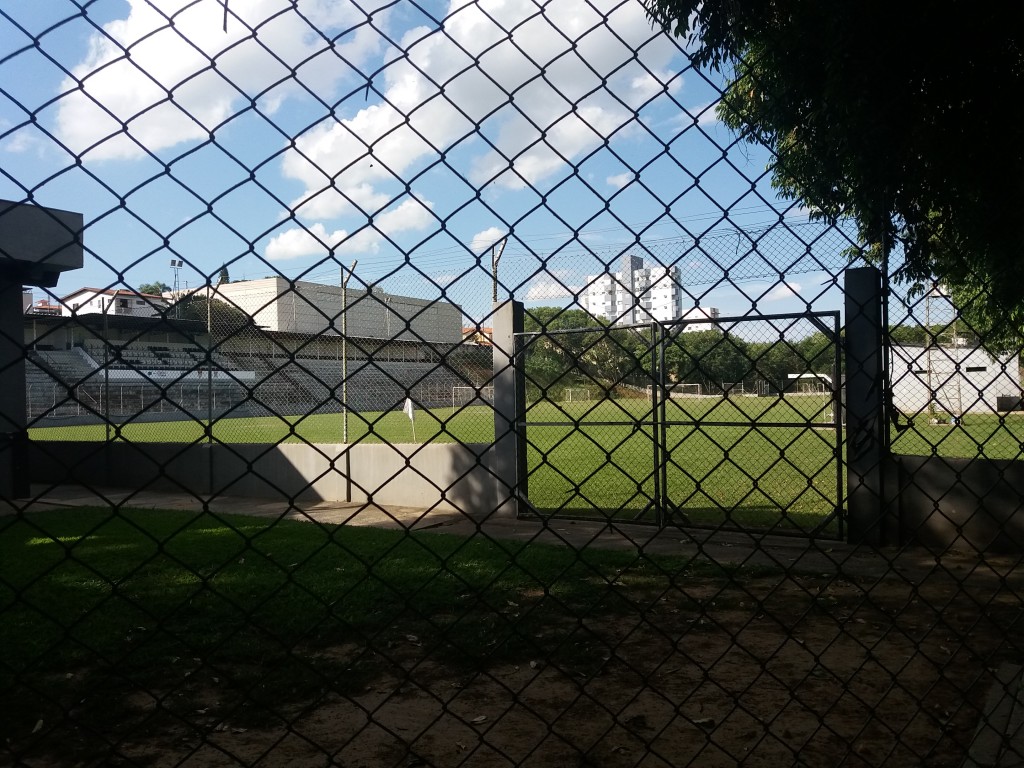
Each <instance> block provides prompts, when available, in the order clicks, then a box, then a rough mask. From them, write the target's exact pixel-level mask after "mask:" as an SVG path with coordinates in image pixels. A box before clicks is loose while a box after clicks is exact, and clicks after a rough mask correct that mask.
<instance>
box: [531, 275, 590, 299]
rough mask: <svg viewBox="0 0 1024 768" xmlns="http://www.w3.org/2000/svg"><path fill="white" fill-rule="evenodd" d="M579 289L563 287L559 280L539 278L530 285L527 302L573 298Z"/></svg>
mask: <svg viewBox="0 0 1024 768" xmlns="http://www.w3.org/2000/svg"><path fill="white" fill-rule="evenodd" d="M578 290H579V289H578V288H570V287H568V286H565V285H562V283H560V282H559V281H558V280H553V279H550V278H547V277H538V278H536V279H534V280H533V281H532V282H531V283H530V287H529V289H527V291H526V297H525V300H526V301H543V300H545V299H564V298H568V297H569V296H572V295H573V293H574V292H576V291H578Z"/></svg>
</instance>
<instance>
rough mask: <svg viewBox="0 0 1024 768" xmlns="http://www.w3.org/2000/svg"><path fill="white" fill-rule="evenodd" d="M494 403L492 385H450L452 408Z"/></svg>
mask: <svg viewBox="0 0 1024 768" xmlns="http://www.w3.org/2000/svg"><path fill="white" fill-rule="evenodd" d="M493 403H494V387H493V386H488V387H465V386H463V387H452V410H455V409H456V408H464V407H466V406H467V405H490V404H493Z"/></svg>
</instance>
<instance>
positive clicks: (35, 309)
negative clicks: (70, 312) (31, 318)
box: [25, 299, 61, 316]
mask: <svg viewBox="0 0 1024 768" xmlns="http://www.w3.org/2000/svg"><path fill="white" fill-rule="evenodd" d="M60 313H61V306H60V304H57V303H54V302H52V301H50V300H49V299H37V300H36V301H35V303H34V304H31V305H29V308H28V309H27V310H26V311H25V314H28V315H50V316H53V315H60Z"/></svg>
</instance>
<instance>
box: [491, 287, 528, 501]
mask: <svg viewBox="0 0 1024 768" xmlns="http://www.w3.org/2000/svg"><path fill="white" fill-rule="evenodd" d="M491 324H492V326H493V329H494V332H493V344H494V346H493V353H492V354H493V358H492V359H493V375H494V379H493V384H494V454H493V456H494V462H493V465H492V470H493V471H494V474H495V482H496V483H497V488H496V491H497V493H496V500H495V514H499V515H503V516H510V517H512V516H515V515H518V514H519V513H520V512H521V511H524V510H523V509H522V507H523V505H524V503H525V500H526V498H527V494H526V487H527V486H526V481H527V478H526V439H525V438H526V436H525V433H524V430H523V428H522V427H521V426H520V420H521V419H522V418H523V415H524V414H525V412H526V387H525V381H524V378H523V373H522V367H521V363H520V361H519V360H518V359H517V357H516V348H517V347H516V345H517V343H518V341H517V339H516V334H517V333H522V332H523V304H522V302H519V301H504V302H499V303H497V304H495V305H494V312H493V315H492V320H491Z"/></svg>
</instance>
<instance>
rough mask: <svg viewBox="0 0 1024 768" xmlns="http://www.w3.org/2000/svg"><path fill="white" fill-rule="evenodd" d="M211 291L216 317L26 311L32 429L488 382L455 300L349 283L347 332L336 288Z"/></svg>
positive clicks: (273, 408) (375, 401)
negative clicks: (344, 383) (352, 287)
mask: <svg viewBox="0 0 1024 768" xmlns="http://www.w3.org/2000/svg"><path fill="white" fill-rule="evenodd" d="M194 293H195V292H192V294H194ZM204 293H205V291H204ZM192 294H189V295H192ZM209 295H211V296H212V297H213V302H211V307H212V308H213V309H214V310H217V311H211V312H209V313H207V322H202V321H200V320H195V319H184V318H179V317H177V314H178V313H177V312H176V311H175V304H174V302H170V303H169V305H168V307H167V308H166V310H165V311H163V312H161V313H159V314H158V315H155V316H153V317H138V316H127V315H120V314H115V313H112V312H109V313H107V312H87V313H74V315H73V316H52V315H40V314H35V313H31V312H28V313H26V315H25V322H24V328H25V343H26V347H27V349H28V360H27V363H28V364H27V366H26V383H27V400H28V417H29V419H30V421H31V422H32V425H33V426H59V425H71V424H88V423H99V422H101V421H103V420H105V419H110V420H111V421H113V422H114V423H126V422H129V421H163V420H180V419H189V418H191V419H197V420H205V419H208V418H222V417H251V416H266V415H279V416H292V415H304V414H310V413H328V412H336V411H340V410H341V408H342V406H343V402H342V401H343V395H342V392H343V389H342V386H341V383H342V380H343V379H345V380H346V381H347V386H346V388H345V390H344V400H345V401H346V404H347V407H348V409H349V410H353V411H362V410H375V411H377V410H390V409H392V408H395V407H400V406H401V404H402V403H403V401H404V400H405V398H407V397H411V398H413V400H415V401H416V402H417V403H419V404H420V405H422V406H424V407H435V406H440V405H446V404H448V405H450V404H451V402H452V392H453V389H454V388H465V387H472V388H476V389H480V388H483V387H485V386H486V384H487V383H488V380H489V378H490V367H491V365H490V356H489V350H486V349H484V350H483V352H485V353H487V354H483V355H481V348H480V347H478V346H477V345H474V344H470V343H464V341H463V338H462V313H461V310H460V308H459V307H458V306H456V305H454V304H450V303H447V302H440V301H427V300H423V299H417V298H412V297H406V296H396V295H390V294H383V293H380V292H373V291H355V290H350V291H349V292H348V295H347V296H346V297H345V299H346V300H347V304H346V311H347V314H348V317H347V318H345V320H344V322H345V323H347V330H348V334H347V336H343V334H342V333H341V329H342V327H343V322H342V319H341V315H342V301H343V300H342V296H341V289H339V288H336V287H334V286H325V285H319V284H315V283H307V282H303V281H296V282H294V283H291V282H289V281H287V280H283V279H279V278H273V279H268V280H254V281H243V282H240V283H231V284H227V285H221V286H218V287H217V288H212V289H210V294H209ZM187 297H188V295H186V296H184V297H179V300H182V299H184V298H187ZM203 301H205V296H204V297H203ZM217 302H221V305H220V306H218V304H217ZM485 358H486V359H485Z"/></svg>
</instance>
